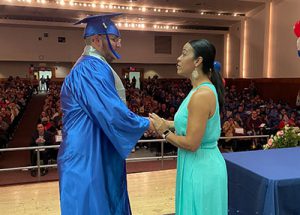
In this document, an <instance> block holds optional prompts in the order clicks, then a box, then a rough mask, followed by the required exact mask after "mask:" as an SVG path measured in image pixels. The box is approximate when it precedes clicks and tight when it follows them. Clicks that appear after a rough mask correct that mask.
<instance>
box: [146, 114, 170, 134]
mask: <svg viewBox="0 0 300 215" xmlns="http://www.w3.org/2000/svg"><path fill="white" fill-rule="evenodd" d="M149 117H150V119H152V120H153V125H154V128H155V130H156V132H157V133H158V134H159V135H162V134H163V133H164V132H165V131H166V130H167V129H169V126H168V123H167V121H166V120H164V119H163V118H160V117H159V116H157V115H156V114H155V113H150V114H149Z"/></svg>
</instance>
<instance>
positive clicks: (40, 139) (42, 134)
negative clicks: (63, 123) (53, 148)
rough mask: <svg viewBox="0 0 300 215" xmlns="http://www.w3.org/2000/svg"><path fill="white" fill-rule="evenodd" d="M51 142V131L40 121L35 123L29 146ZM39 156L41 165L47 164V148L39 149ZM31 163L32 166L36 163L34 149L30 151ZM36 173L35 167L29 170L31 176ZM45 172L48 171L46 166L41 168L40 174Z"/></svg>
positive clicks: (46, 144) (49, 143) (44, 144)
mask: <svg viewBox="0 0 300 215" xmlns="http://www.w3.org/2000/svg"><path fill="white" fill-rule="evenodd" d="M53 143H54V142H53V136H52V135H51V133H49V132H47V131H46V130H45V127H44V125H43V124H41V123H39V124H37V127H36V131H35V132H34V134H33V136H32V142H31V146H49V145H52V144H53ZM40 158H41V160H42V161H43V165H47V164H48V159H49V149H44V150H40ZM31 165H32V166H35V165H37V152H36V151H31ZM36 173H37V170H36V169H34V170H32V171H31V175H32V176H36ZM47 173H48V170H47V168H42V171H41V175H42V176H44V175H46V174H47Z"/></svg>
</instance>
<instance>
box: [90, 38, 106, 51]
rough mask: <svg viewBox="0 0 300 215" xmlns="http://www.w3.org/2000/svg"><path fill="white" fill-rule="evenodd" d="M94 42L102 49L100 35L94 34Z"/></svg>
mask: <svg viewBox="0 0 300 215" xmlns="http://www.w3.org/2000/svg"><path fill="white" fill-rule="evenodd" d="M92 43H93V45H94V46H96V47H97V49H102V46H103V44H102V40H101V36H100V35H93V36H92Z"/></svg>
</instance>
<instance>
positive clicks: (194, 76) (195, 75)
mask: <svg viewBox="0 0 300 215" xmlns="http://www.w3.org/2000/svg"><path fill="white" fill-rule="evenodd" d="M192 77H193V78H194V79H197V78H198V77H199V73H198V71H197V70H196V69H195V70H194V71H193V72H192Z"/></svg>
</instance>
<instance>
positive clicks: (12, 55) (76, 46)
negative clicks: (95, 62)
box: [0, 25, 223, 64]
mask: <svg viewBox="0 0 300 215" xmlns="http://www.w3.org/2000/svg"><path fill="white" fill-rule="evenodd" d="M44 33H48V35H49V36H48V37H44ZM121 34H122V48H121V50H120V51H119V52H120V54H121V55H122V59H121V60H119V61H117V62H119V63H147V64H149V63H150V64H170V63H175V62H176V58H177V57H178V55H179V53H180V51H181V49H182V46H183V45H184V44H185V43H186V42H187V41H189V40H191V39H199V38H206V39H208V40H209V41H211V42H212V43H213V44H214V45H215V46H216V48H217V58H218V59H219V60H220V61H222V60H223V40H222V38H223V37H222V35H213V34H179V33H177V34H176V33H158V32H143V31H122V32H121ZM155 35H170V36H172V53H171V54H155V53H154V36H155ZM39 37H42V40H38V38H39ZM57 37H65V38H66V43H58V42H57ZM0 44H1V49H0V61H31V62H32V61H35V62H36V61H38V62H75V61H76V59H77V58H78V57H79V56H80V54H81V52H82V49H83V47H84V42H83V39H82V29H77V28H76V29H73V28H64V29H53V28H45V27H43V28H41V27H38V26H34V27H31V28H30V27H20V26H4V25H1V28H0Z"/></svg>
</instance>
